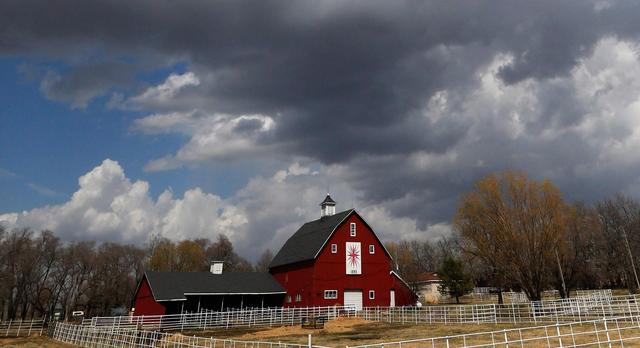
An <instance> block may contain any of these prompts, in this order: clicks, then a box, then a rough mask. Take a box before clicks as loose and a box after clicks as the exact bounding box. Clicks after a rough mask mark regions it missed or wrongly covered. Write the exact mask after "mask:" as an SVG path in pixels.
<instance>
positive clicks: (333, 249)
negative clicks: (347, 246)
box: [331, 244, 338, 254]
mask: <svg viewBox="0 0 640 348" xmlns="http://www.w3.org/2000/svg"><path fill="white" fill-rule="evenodd" d="M337 252H338V244H331V253H332V254H335V253H337Z"/></svg>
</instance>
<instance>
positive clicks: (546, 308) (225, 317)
mask: <svg viewBox="0 0 640 348" xmlns="http://www.w3.org/2000/svg"><path fill="white" fill-rule="evenodd" d="M339 315H341V316H358V317H361V318H364V319H366V320H373V321H384V322H390V323H416V324H418V323H421V324H440V323H443V324H450V323H451V324H454V323H455V324H480V323H513V324H516V323H534V324H537V323H561V322H565V323H567V322H581V321H585V320H593V319H600V318H603V317H606V318H610V317H619V316H633V315H640V296H618V297H612V296H611V293H610V292H609V293H606V292H603V293H592V294H591V295H589V296H583V297H576V298H570V299H562V300H549V301H536V302H528V303H511V304H504V305H497V304H478V305H443V306H424V307H393V308H389V307H367V308H364V309H363V310H361V311H355V308H353V307H341V306H335V307H304V308H264V309H252V310H233V311H226V312H201V313H188V314H176V315H152V316H133V317H127V316H121V317H94V318H91V319H85V320H83V322H82V324H83V325H88V326H104V327H115V328H127V327H129V328H138V329H144V330H165V331H172V330H179V331H184V330H206V329H216V328H251V327H275V326H293V325H299V324H300V323H301V321H302V320H303V319H305V318H324V319H325V320H332V319H335V318H336V317H338V316H339Z"/></svg>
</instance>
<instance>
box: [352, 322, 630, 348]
mask: <svg viewBox="0 0 640 348" xmlns="http://www.w3.org/2000/svg"><path fill="white" fill-rule="evenodd" d="M638 319H640V318H638V317H621V318H604V319H600V320H591V321H585V322H582V323H566V324H553V325H546V326H537V327H527V328H518V329H505V330H499V331H489V332H480V333H471V334H462V335H453V336H443V337H432V338H420V339H412V340H404V341H395V342H384V343H375V344H366V345H360V346H350V347H347V348H413V347H432V348H435V347H446V348H454V347H465V348H476V347H478V348H479V347H500V348H508V347H509V345H513V346H520V347H536V348H537V347H549V348H551V347H587V346H596V345H597V346H598V347H602V346H605V347H607V346H608V347H613V346H615V347H624V346H625V344H628V343H629V342H631V341H635V342H634V344H633V346H636V345H637V344H638V341H639V340H640V322H639V321H638Z"/></svg>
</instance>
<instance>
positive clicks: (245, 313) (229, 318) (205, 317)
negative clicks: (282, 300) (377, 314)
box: [82, 306, 356, 331]
mask: <svg viewBox="0 0 640 348" xmlns="http://www.w3.org/2000/svg"><path fill="white" fill-rule="evenodd" d="M355 315H356V311H355V308H354V307H350V306H346V307H345V306H334V307H304V308H264V309H254V310H235V311H225V312H209V311H205V312H200V313H187V314H175V315H148V316H147V315H144V316H131V317H127V316H121V317H93V318H91V319H85V320H83V321H82V325H85V326H102V327H116V328H127V327H128V328H139V329H144V330H165V331H172V330H179V331H184V330H206V329H218V328H225V329H229V328H252V327H275V326H293V325H299V324H300V323H301V322H302V320H303V319H305V318H319V317H321V318H324V319H326V320H333V319H335V318H337V317H338V316H355Z"/></svg>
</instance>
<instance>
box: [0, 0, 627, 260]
mask: <svg viewBox="0 0 640 348" xmlns="http://www.w3.org/2000/svg"><path fill="white" fill-rule="evenodd" d="M639 48H640V3H639V2H637V1H586V0H578V1H497V0H491V1H433V2H432V1H369V0H367V1H318V0H313V1H291V2H284V1H273V2H272V1H227V2H221V1H136V2H121V1H113V2H111V1H90V2H87V1H80V2H66V1H57V2H50V1H27V0H19V1H2V2H0V120H1V122H0V193H1V197H2V199H1V200H0V220H3V221H4V222H3V223H4V224H5V225H7V226H11V227H13V226H29V227H32V228H34V229H44V228H48V229H52V230H54V231H55V232H56V233H57V234H58V235H60V236H62V237H63V238H64V239H65V240H83V239H92V240H98V241H118V242H127V243H137V244H142V243H144V242H145V241H146V240H147V239H148V238H149V236H152V235H162V236H165V237H169V238H174V239H180V238H195V237H210V238H215V237H216V236H217V235H218V234H219V233H225V234H226V235H227V236H229V237H230V239H231V240H232V241H233V242H234V244H235V246H236V248H237V249H238V251H240V253H241V254H243V255H244V256H245V257H248V258H250V259H255V258H256V255H257V254H259V253H260V252H261V251H262V250H263V249H264V248H266V247H269V248H271V249H274V250H277V249H278V248H279V247H280V246H281V244H282V243H283V241H284V240H286V238H288V237H289V235H291V234H292V233H293V232H294V231H295V230H296V229H297V227H299V225H300V224H301V223H303V222H304V221H308V220H311V219H315V218H317V217H318V216H319V207H318V203H319V202H320V201H321V200H322V199H323V196H324V195H325V194H326V192H327V191H328V190H329V191H331V193H332V196H333V197H334V198H335V199H336V200H337V201H338V210H342V209H348V208H351V207H355V208H357V209H358V210H359V211H360V212H361V213H362V214H363V215H364V216H365V218H367V219H368V220H369V221H370V223H371V224H372V225H373V226H374V228H376V230H377V232H378V233H379V234H380V235H381V236H382V238H383V239H385V240H397V239H402V238H406V239H412V238H436V237H437V236H439V235H442V234H446V233H448V231H449V226H450V225H449V224H450V221H451V218H452V214H453V212H454V211H455V208H456V204H457V202H458V200H459V198H460V195H461V194H462V193H464V192H466V191H468V190H470V189H471V188H472V185H473V183H474V182H475V181H476V180H478V179H479V178H481V177H482V176H484V175H486V174H488V173H490V172H495V171H502V170H519V171H525V172H527V173H529V175H530V176H532V177H534V178H536V179H543V178H548V179H551V180H552V181H554V182H555V183H556V184H557V185H558V186H560V188H561V189H562V190H563V192H564V193H565V195H566V197H567V199H569V200H572V201H574V200H580V201H585V202H594V201H596V200H598V199H601V198H603V197H605V196H607V195H611V194H615V193H617V192H624V193H626V194H628V195H631V196H634V197H636V198H638V197H640V175H639V174H640V56H639V53H640V50H639Z"/></svg>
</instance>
